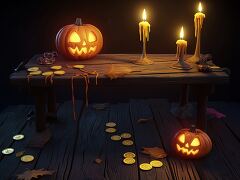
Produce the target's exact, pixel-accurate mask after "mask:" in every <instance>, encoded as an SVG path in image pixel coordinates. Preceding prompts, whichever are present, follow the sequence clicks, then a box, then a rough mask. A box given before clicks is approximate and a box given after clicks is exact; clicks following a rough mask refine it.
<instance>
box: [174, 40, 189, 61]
mask: <svg viewBox="0 0 240 180" xmlns="http://www.w3.org/2000/svg"><path fill="white" fill-rule="evenodd" d="M180 41H182V40H180ZM184 43H187V42H184ZM186 54H187V45H185V46H183V45H182V44H181V43H180V42H179V41H177V53H176V57H178V58H179V57H180V56H182V55H186Z"/></svg>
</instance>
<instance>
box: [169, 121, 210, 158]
mask: <svg viewBox="0 0 240 180" xmlns="http://www.w3.org/2000/svg"><path fill="white" fill-rule="evenodd" d="M172 147H173V149H174V151H175V152H176V154H178V155H179V156H181V157H183V158H187V159H195V158H200V157H203V156H205V155H207V154H208V153H209V152H210V151H211V149H212V141H211V139H210V138H209V136H208V135H207V134H206V133H205V132H203V131H202V130H200V129H196V127H195V126H192V127H191V128H189V129H187V128H186V129H181V130H179V131H178V132H177V133H176V135H175V136H174V138H173V140H172Z"/></svg>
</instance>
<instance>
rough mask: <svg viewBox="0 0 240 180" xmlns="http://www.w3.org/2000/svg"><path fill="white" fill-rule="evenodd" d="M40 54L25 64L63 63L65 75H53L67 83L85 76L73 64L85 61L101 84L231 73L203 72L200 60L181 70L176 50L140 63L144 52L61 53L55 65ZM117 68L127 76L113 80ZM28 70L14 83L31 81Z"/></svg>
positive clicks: (34, 80) (213, 78)
mask: <svg viewBox="0 0 240 180" xmlns="http://www.w3.org/2000/svg"><path fill="white" fill-rule="evenodd" d="M39 57H40V55H35V56H34V57H32V58H31V59H30V60H29V61H28V63H27V64H26V65H25V68H26V69H27V68H29V67H33V66H38V67H39V68H40V70H41V71H42V72H45V71H50V67H51V66H53V65H61V66H62V67H63V69H62V70H64V71H65V72H66V74H65V75H63V76H56V75H55V76H54V77H52V80H53V83H54V84H56V85H64V82H65V81H69V80H70V79H72V77H73V76H74V78H75V79H78V80H81V79H83V77H82V76H78V77H75V76H76V75H77V74H79V73H80V70H78V69H74V68H72V66H73V65H77V64H82V65H85V68H84V70H86V71H88V72H93V71H96V72H98V74H99V76H98V79H99V84H108V83H111V84H113V85H114V84H119V85H121V84H125V85H127V84H128V83H131V84H134V83H136V84H146V85H150V84H152V85H157V84H163V83H165V84H222V83H227V82H228V81H229V75H228V74H226V73H225V72H223V71H218V72H210V73H203V72H199V71H198V69H197V65H196V64H191V65H192V66H193V68H192V69H191V70H178V69H173V68H171V65H172V64H173V63H176V62H177V58H176V56H175V54H148V57H149V59H151V60H153V61H154V64H152V65H136V64H134V63H133V62H134V61H136V60H138V59H139V58H140V57H141V55H140V54H99V55H98V56H96V57H95V58H94V59H90V60H84V61H73V60H68V59H65V58H63V57H61V56H58V57H56V61H55V63H54V64H53V65H39V64H38V61H37V60H38V58H39ZM111 68H113V69H114V70H115V71H116V72H121V70H123V71H124V72H125V70H127V72H128V73H127V74H126V75H125V76H124V77H120V78H118V79H113V80H111V79H110V78H109V77H107V76H106V74H107V73H108V72H109V70H110V69H111ZM27 76H28V73H27V70H21V71H17V72H14V73H12V74H11V75H10V80H11V82H12V83H13V84H22V83H24V82H25V84H26V83H27V82H28V81H27V79H28V78H27ZM89 79H90V81H92V80H93V79H95V75H89ZM44 82H45V77H44V76H42V75H40V76H31V85H36V86H39V85H40V86H42V85H44V84H45V83H44Z"/></svg>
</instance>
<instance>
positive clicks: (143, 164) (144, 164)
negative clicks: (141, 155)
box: [139, 163, 152, 171]
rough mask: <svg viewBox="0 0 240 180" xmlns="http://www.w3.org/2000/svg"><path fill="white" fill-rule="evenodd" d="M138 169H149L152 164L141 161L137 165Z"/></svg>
mask: <svg viewBox="0 0 240 180" xmlns="http://www.w3.org/2000/svg"><path fill="white" fill-rule="evenodd" d="M139 167H140V169H141V170H143V171H149V170H151V169H152V165H151V164H148V163H142V164H140V165H139Z"/></svg>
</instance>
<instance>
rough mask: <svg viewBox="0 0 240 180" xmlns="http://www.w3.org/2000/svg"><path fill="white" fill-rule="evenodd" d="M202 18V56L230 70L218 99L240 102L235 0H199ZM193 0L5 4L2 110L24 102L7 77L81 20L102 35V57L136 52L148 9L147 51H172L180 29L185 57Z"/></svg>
mask: <svg viewBox="0 0 240 180" xmlns="http://www.w3.org/2000/svg"><path fill="white" fill-rule="evenodd" d="M202 3H203V9H204V10H203V12H204V13H205V14H206V18H205V21H204V27H203V31H202V53H211V54H213V57H214V62H215V63H216V64H217V65H220V66H222V67H228V68H230V69H231V72H232V74H231V82H230V84H228V85H223V86H219V87H218V88H217V90H216V92H215V95H213V96H212V98H213V99H217V100H226V101H228V100H231V101H239V100H240V95H239V93H240V88H239V86H238V83H239V80H238V77H239V76H238V74H239V72H238V71H239V70H238V69H239V67H240V66H239V65H240V63H239V61H240V60H239V50H240V49H239V48H240V46H239V42H240V41H239V40H240V38H239V37H240V35H239V33H240V32H239V27H238V24H239V13H238V12H239V10H238V6H237V2H234V1H215V0H212V1H203V2H202ZM197 5H198V1H193V0H171V1H169V0H146V1H135V0H118V1H116V0H114V1H113V0H112V1H104V0H99V1H93V0H85V1H84V0H77V1H65V2H60V1H56V0H55V1H53V0H52V1H43V0H41V1H37V0H34V1H29V2H27V1H24V2H23V1H11V2H9V1H6V2H5V4H4V5H1V44H2V46H1V66H0V67H1V68H0V73H1V74H0V75H1V82H0V93H1V99H0V102H1V106H5V105H6V104H15V103H23V102H22V100H23V99H24V97H25V94H22V93H20V92H19V91H18V90H17V89H16V88H15V87H13V86H11V85H10V83H9V79H8V77H9V74H10V73H11V71H12V70H13V69H14V67H16V66H17V64H18V63H19V62H20V61H22V60H26V59H29V58H30V57H32V56H33V55H34V54H36V53H43V52H44V51H52V50H55V44H54V40H55V35H56V33H57V32H58V30H59V29H60V28H61V27H62V26H64V25H67V24H71V23H73V22H74V21H75V18H76V17H81V18H82V19H83V22H85V23H91V24H94V25H95V26H97V27H98V28H99V29H100V30H101V32H102V34H103V37H104V47H103V50H102V53H140V52H141V43H139V40H138V38H139V36H138V22H139V21H140V20H141V13H142V10H143V8H146V10H147V14H148V21H149V22H150V24H151V33H150V43H149V47H148V53H175V52H176V45H175V42H176V40H177V39H178V37H179V29H180V27H181V25H183V26H184V30H185V39H186V40H187V41H188V53H193V52H194V48H195V39H194V26H193V16H194V13H195V12H196V10H197Z"/></svg>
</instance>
